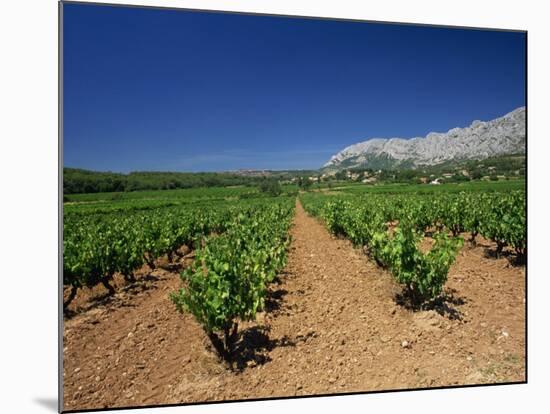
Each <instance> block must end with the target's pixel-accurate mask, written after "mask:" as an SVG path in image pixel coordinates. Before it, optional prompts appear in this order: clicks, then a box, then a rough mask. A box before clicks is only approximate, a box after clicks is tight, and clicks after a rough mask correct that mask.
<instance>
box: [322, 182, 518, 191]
mask: <svg viewBox="0 0 550 414" xmlns="http://www.w3.org/2000/svg"><path fill="white" fill-rule="evenodd" d="M332 190H333V191H342V192H350V193H430V194H431V193H437V192H460V191H512V190H525V181H524V180H506V181H467V182H464V183H448V184H440V185H430V184H379V185H365V184H363V183H353V184H347V185H343V186H340V185H338V186H334V187H333V188H332Z"/></svg>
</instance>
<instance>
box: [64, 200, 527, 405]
mask: <svg viewBox="0 0 550 414" xmlns="http://www.w3.org/2000/svg"><path fill="white" fill-rule="evenodd" d="M291 231H292V237H293V241H292V245H291V250H290V252H289V264H288V266H287V268H286V269H285V272H284V273H283V274H281V275H280V277H279V282H278V283H274V284H273V285H272V286H271V287H270V296H269V298H268V303H267V309H266V312H264V313H262V314H260V315H258V319H257V321H256V322H254V323H247V324H245V325H244V326H243V330H242V331H241V337H240V342H239V345H238V346H239V347H240V350H241V357H240V359H239V361H238V366H239V369H238V370H236V371H235V372H231V371H229V370H227V369H226V367H225V366H224V365H223V364H222V363H221V362H220V361H219V360H218V358H217V357H216V356H215V355H214V354H213V353H212V352H211V351H209V350H208V348H207V346H206V345H207V344H208V340H207V338H206V335H205V334H204V332H203V331H202V329H201V328H200V326H198V324H197V323H196V322H195V321H194V319H193V317H192V316H190V315H181V314H178V313H177V312H176V310H175V307H174V306H173V304H172V303H171V302H170V300H169V298H168V293H169V292H170V291H172V290H175V289H177V288H178V287H179V286H181V281H180V280H179V278H178V277H177V273H176V272H170V271H166V270H156V271H154V272H152V276H154V277H155V278H157V280H151V281H150V283H151V288H149V289H145V290H143V291H142V292H139V293H138V294H135V295H132V294H126V293H124V292H121V293H117V295H116V296H120V298H118V300H117V301H112V302H110V303H107V304H104V305H99V306H96V307H95V308H93V309H90V310H88V311H85V312H82V313H81V314H79V315H76V316H74V317H73V318H71V319H69V320H67V321H65V331H64V346H65V349H64V363H65V367H64V368H65V369H64V378H65V388H64V391H65V409H85V408H101V407H121V406H130V405H131V406H136V405H151V404H170V403H185V402H200V401H215V400H217V401H220V400H231V399H247V398H265V397H274V396H294V395H313V394H327V393H343V392H354V391H375V390H387V389H403V388H418V387H432V386H447V385H460V384H481V383H495V382H518V381H524V380H525V336H524V335H525V268H524V267H521V266H512V265H511V264H510V262H509V260H507V259H506V258H502V259H494V258H490V257H487V255H486V250H487V249H490V248H491V245H490V243H488V242H487V241H483V240H481V241H480V240H478V245H477V247H474V248H471V247H470V246H469V245H468V243H466V244H465V247H464V248H463V249H462V251H461V253H460V254H459V256H458V259H457V262H456V263H455V264H454V265H453V266H452V268H451V271H450V274H449V280H448V282H447V284H446V288H445V295H444V297H443V299H442V300H440V301H439V302H437V303H435V304H434V306H433V307H432V308H431V309H428V310H420V311H413V310H410V309H408V308H407V307H405V306H402V305H400V304H399V294H400V292H401V289H400V287H399V286H398V285H396V284H395V283H394V281H393V279H392V278H391V275H390V274H389V273H387V272H386V271H384V270H382V269H380V268H379V267H378V266H376V265H375V264H374V263H373V262H371V261H370V260H369V259H368V258H367V257H366V256H365V255H364V254H363V253H362V252H361V250H360V249H354V248H353V247H352V246H351V244H350V243H349V242H348V241H347V240H342V239H337V238H334V237H332V236H330V235H329V234H328V232H327V231H326V229H325V228H324V227H323V226H322V224H320V223H319V222H318V221H317V220H315V219H313V218H311V217H309V216H307V215H306V213H305V212H304V210H303V208H302V206H301V205H300V204H299V203H298V204H297V210H296V217H295V219H294V225H293V228H292V230H291Z"/></svg>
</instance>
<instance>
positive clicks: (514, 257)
mask: <svg viewBox="0 0 550 414" xmlns="http://www.w3.org/2000/svg"><path fill="white" fill-rule="evenodd" d="M484 256H485V257H486V258H487V259H498V258H506V259H507V260H508V263H510V265H511V266H514V267H519V266H525V263H526V262H527V257H526V255H525V254H517V253H515V252H512V251H510V250H504V251H503V252H502V253H500V257H499V256H498V255H497V251H496V249H495V248H493V247H486V248H485V249H484Z"/></svg>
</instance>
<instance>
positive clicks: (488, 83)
mask: <svg viewBox="0 0 550 414" xmlns="http://www.w3.org/2000/svg"><path fill="white" fill-rule="evenodd" d="M63 36H64V38H63V41H64V56H63V59H64V84H63V87H64V90H63V92H64V165H65V166H67V167H79V168H86V169H93V170H100V171H120V172H129V171H138V170H139V171H143V170H149V171H150V170H154V171H224V170H232V169H239V168H253V169H310V168H311V169H313V168H319V167H320V166H322V164H324V163H325V162H326V161H327V160H328V159H329V158H330V156H331V155H333V154H334V153H335V152H337V151H339V150H340V149H342V148H344V147H346V146H348V145H351V144H353V143H356V142H359V141H363V140H365V139H368V138H374V137H382V138H387V137H402V138H412V137H415V136H425V135H426V134H427V133H428V132H431V131H447V130H449V129H450V128H453V127H456V126H466V125H469V124H470V123H471V122H472V121H473V120H475V119H480V120H489V119H492V118H496V117H498V116H501V115H504V114H505V113H507V112H509V111H512V110H513V109H515V108H517V107H519V106H523V105H525V87H524V86H525V35H524V34H522V33H513V32H498V31H483V30H463V29H443V28H432V27H419V26H400V25H389V24H374V23H357V22H342V21H328V20H315V19H301V18H281V17H271V16H252V15H235V14H225V13H198V12H187V11H174V10H161V9H143V8H124V7H111V6H96V5H82V4H65V5H64V34H63Z"/></svg>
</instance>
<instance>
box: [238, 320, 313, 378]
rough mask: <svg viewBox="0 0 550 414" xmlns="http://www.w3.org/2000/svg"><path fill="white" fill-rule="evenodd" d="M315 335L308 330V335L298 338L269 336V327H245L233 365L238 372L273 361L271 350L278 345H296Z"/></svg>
mask: <svg viewBox="0 0 550 414" xmlns="http://www.w3.org/2000/svg"><path fill="white" fill-rule="evenodd" d="M312 336H315V332H313V331H311V332H308V333H307V334H306V335H298V336H297V337H296V338H292V339H291V338H289V337H287V336H283V337H282V338H277V339H271V338H269V328H267V327H261V326H254V327H251V328H248V329H245V330H243V331H242V332H241V334H240V339H239V342H237V344H236V347H235V351H234V354H233V355H234V356H233V364H234V365H233V366H234V370H236V371H237V372H242V371H244V370H245V369H246V368H247V367H254V366H258V365H263V364H265V363H266V362H269V361H271V357H270V356H269V352H271V351H272V350H274V349H275V348H277V347H287V346H292V347H294V346H296V344H298V343H300V342H305V341H307V340H308V339H309V338H310V337H312Z"/></svg>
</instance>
